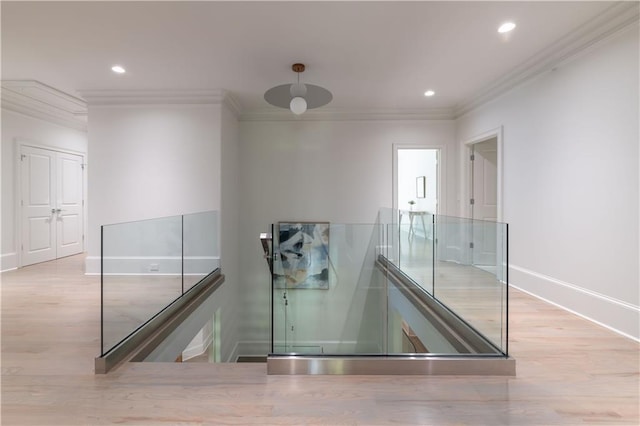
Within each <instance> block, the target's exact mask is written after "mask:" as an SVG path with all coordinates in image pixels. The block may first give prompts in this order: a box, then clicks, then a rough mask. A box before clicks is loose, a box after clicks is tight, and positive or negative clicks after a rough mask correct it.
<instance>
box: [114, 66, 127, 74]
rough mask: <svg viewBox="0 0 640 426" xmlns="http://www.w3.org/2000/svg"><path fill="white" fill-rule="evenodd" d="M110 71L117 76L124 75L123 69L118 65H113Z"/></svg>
mask: <svg viewBox="0 0 640 426" xmlns="http://www.w3.org/2000/svg"><path fill="white" fill-rule="evenodd" d="M111 71H113V72H115V73H118V74H124V73H125V69H124V68H122V67H121V66H120V65H114V66H112V67H111Z"/></svg>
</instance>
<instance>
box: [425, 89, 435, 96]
mask: <svg viewBox="0 0 640 426" xmlns="http://www.w3.org/2000/svg"><path fill="white" fill-rule="evenodd" d="M435 94H436V92H434V91H433V90H427V91H426V92H424V95H425V96H433V95H435Z"/></svg>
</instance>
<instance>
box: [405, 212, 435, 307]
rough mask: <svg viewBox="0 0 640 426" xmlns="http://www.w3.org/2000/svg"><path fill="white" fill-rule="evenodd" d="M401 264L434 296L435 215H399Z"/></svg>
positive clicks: (412, 213)
mask: <svg viewBox="0 0 640 426" xmlns="http://www.w3.org/2000/svg"><path fill="white" fill-rule="evenodd" d="M398 217H399V226H398V241H399V247H400V250H399V262H397V265H398V266H399V267H400V269H401V270H402V272H404V273H405V274H407V275H409V276H410V277H411V279H413V281H415V282H416V283H417V284H418V285H419V286H420V287H422V289H423V290H424V291H426V292H427V293H429V294H433V272H434V270H433V259H434V257H433V250H434V234H435V232H434V227H433V215H432V214H431V213H429V212H425V211H419V212H416V211H411V210H404V211H400V212H399V213H398Z"/></svg>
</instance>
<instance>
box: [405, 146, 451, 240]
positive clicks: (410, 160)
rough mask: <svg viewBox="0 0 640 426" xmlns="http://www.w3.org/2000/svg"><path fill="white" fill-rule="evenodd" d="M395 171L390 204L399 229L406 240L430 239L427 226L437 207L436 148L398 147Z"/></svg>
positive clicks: (437, 163) (429, 229) (437, 151)
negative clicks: (406, 236) (394, 212)
mask: <svg viewBox="0 0 640 426" xmlns="http://www.w3.org/2000/svg"><path fill="white" fill-rule="evenodd" d="M396 171H397V176H396V187H395V200H394V202H395V206H396V209H397V210H398V214H399V217H398V223H399V225H400V227H401V229H404V228H406V232H407V233H408V236H409V237H420V238H425V239H430V238H432V235H431V226H429V225H428V223H430V221H431V218H430V215H434V214H437V213H438V208H439V192H440V191H439V189H440V176H439V175H440V149H439V148H421V147H411V148H402V147H400V148H398V149H397V152H396ZM425 221H429V222H427V224H426V225H425ZM405 225H406V226H405Z"/></svg>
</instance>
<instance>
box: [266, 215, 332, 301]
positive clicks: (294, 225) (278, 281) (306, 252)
mask: <svg viewBox="0 0 640 426" xmlns="http://www.w3.org/2000/svg"><path fill="white" fill-rule="evenodd" d="M277 235H278V241H277V247H276V249H275V250H276V258H275V262H274V265H273V268H274V270H273V274H274V278H273V279H274V287H275V288H287V289H315V290H328V289H329V222H279V223H278V229H277Z"/></svg>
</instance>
